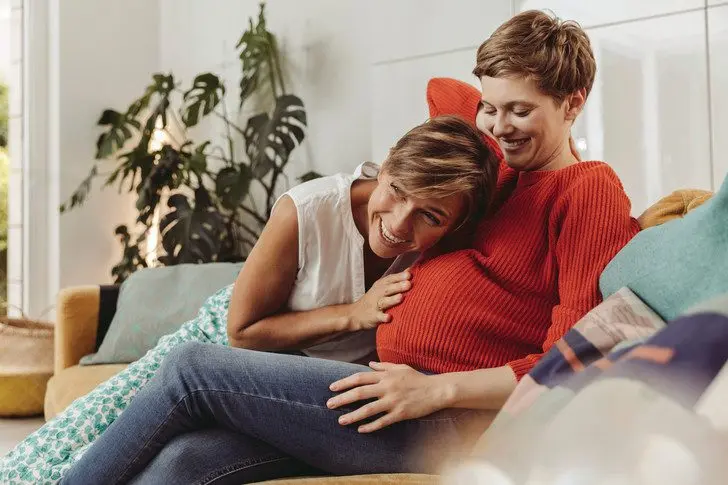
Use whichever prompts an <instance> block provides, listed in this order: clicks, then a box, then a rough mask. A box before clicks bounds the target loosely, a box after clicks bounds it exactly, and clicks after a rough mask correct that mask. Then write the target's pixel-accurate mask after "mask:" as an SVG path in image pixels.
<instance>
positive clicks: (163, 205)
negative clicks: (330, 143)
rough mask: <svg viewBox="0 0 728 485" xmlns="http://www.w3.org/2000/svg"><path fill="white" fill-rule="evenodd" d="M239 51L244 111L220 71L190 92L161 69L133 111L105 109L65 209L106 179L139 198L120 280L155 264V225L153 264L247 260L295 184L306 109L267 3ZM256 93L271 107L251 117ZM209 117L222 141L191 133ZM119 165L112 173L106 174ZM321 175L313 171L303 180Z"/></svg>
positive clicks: (126, 232) (122, 232) (123, 234)
mask: <svg viewBox="0 0 728 485" xmlns="http://www.w3.org/2000/svg"><path fill="white" fill-rule="evenodd" d="M237 49H239V56H240V61H241V64H242V80H241V82H240V103H239V109H238V116H233V115H230V114H229V113H228V109H227V107H226V103H225V93H226V87H225V84H224V83H223V81H222V80H221V79H220V78H219V77H218V76H216V75H215V74H212V73H203V74H200V75H198V76H197V77H195V79H194V81H193V82H192V86H191V87H189V89H187V90H183V89H181V88H180V85H179V84H178V82H177V81H176V79H175V78H174V76H173V75H172V74H155V75H154V76H153V77H152V79H153V80H152V83H151V84H150V85H149V86H148V87H147V88H146V90H145V91H144V94H143V95H142V96H141V97H140V98H139V99H137V100H135V101H134V102H132V103H131V104H130V105H129V107H128V108H127V109H126V110H125V111H121V112H120V111H115V110H113V109H107V110H105V111H104V112H103V113H102V115H101V118H100V119H99V122H98V124H99V125H101V126H103V127H104V128H105V130H104V132H103V133H102V134H101V135H100V136H99V138H98V142H97V146H96V159H97V160H96V162H95V164H94V166H93V167H92V168H91V172H90V173H89V175H88V177H86V179H84V180H83V182H82V183H81V184H80V186H79V187H78V189H76V191H75V192H74V193H73V194H72V196H71V197H70V199H69V200H68V201H67V202H66V203H65V204H63V205H62V206H61V212H64V211H66V210H70V209H72V208H74V207H77V206H79V205H81V204H83V202H84V201H85V199H86V197H87V196H88V193H89V191H90V189H91V185H92V181H93V180H94V179H96V178H99V177H102V178H103V179H104V182H103V185H104V186H111V185H118V187H119V190H120V191H123V190H126V191H128V192H132V193H134V194H136V209H137V211H138V217H137V220H136V225H135V226H133V227H127V226H126V225H120V226H118V227H117V228H116V236H117V237H118V238H119V240H120V241H121V244H122V247H123V248H122V255H121V260H120V261H119V263H118V264H117V265H116V266H114V268H113V269H112V275H113V276H114V278H115V280H116V282H121V281H123V280H124V279H125V278H126V277H127V276H128V275H129V274H131V273H132V272H134V271H135V270H136V269H138V268H142V267H146V266H147V265H149V264H150V261H148V259H149V258H148V254H147V252H148V251H147V246H148V238H150V237H151V234H152V232H153V231H155V230H157V231H158V233H157V234H158V235H157V237H158V239H159V241H160V246H161V247H159V248H157V249H159V252H160V253H162V255H161V256H159V257H158V259H157V262H156V263H153V264H159V265H174V264H180V263H202V262H212V261H244V260H245V258H246V257H247V255H248V253H249V252H250V250H251V249H252V247H253V245H254V244H255V242H256V240H257V239H258V236H259V235H260V232H261V231H262V229H263V226H264V225H265V223H266V221H267V220H268V218H269V216H270V213H271V210H272V207H273V204H274V202H275V200H276V198H277V197H278V195H279V194H280V192H281V191H282V190H284V189H285V188H287V184H288V177H287V175H286V174H285V169H286V166H287V164H288V162H289V160H290V157H291V153H292V152H293V151H294V149H295V148H296V147H297V146H299V145H300V144H301V142H302V141H303V139H304V136H305V128H306V111H305V109H304V106H303V102H302V101H301V100H300V99H299V98H298V97H296V96H295V95H293V94H290V93H287V92H286V88H285V84H284V80H283V75H282V70H281V62H280V53H279V50H278V46H277V43H276V38H275V36H274V35H273V34H272V33H270V32H269V31H268V30H267V29H266V24H265V7H264V5H263V4H261V5H260V14H259V16H258V19H257V22H254V21H253V19H250V22H249V27H248V29H247V30H246V31H245V32H244V33H243V35H242V37H241V38H240V42H239V43H238V45H237ZM253 97H255V98H256V100H257V101H258V102H259V103H260V102H261V100H262V103H263V104H264V106H265V105H266V104H267V107H268V109H267V110H264V111H263V112H261V113H259V114H256V115H254V116H252V117H249V118H248V119H247V121H246V122H245V123H241V122H240V113H242V112H243V108H244V107H245V106H246V102H247V101H249V100H250V99H251V98H253ZM266 101H267V103H266ZM206 117H211V118H213V119H214V120H215V122H216V123H219V124H220V127H221V133H222V134H221V135H220V137H219V138H220V139H221V140H222V142H215V141H212V140H204V141H194V140H192V139H190V138H189V136H188V135H189V129H190V128H192V127H194V126H196V125H198V124H199V123H200V122H201V121H202V120H203V119H204V118H206ZM160 133H161V134H162V136H158V135H159V134H160ZM158 138H159V139H161V140H163V141H161V142H160V141H158ZM155 141H157V142H156V143H155ZM109 161H111V162H112V165H113V168H112V170H111V171H109V172H108V173H102V169H101V167H102V166H104V165H102V164H108V163H109ZM317 176H318V174H316V173H314V172H309V173H307V174H304V175H302V176H301V177H299V180H301V181H305V180H309V179H311V178H315V177H317ZM157 223H158V229H157V227H156V226H157Z"/></svg>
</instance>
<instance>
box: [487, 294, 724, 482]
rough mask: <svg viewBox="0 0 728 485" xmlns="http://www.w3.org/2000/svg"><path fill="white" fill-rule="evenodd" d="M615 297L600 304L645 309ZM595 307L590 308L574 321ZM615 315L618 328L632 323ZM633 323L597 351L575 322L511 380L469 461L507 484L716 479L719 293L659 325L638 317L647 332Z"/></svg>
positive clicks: (720, 473) (719, 477) (720, 431)
mask: <svg viewBox="0 0 728 485" xmlns="http://www.w3.org/2000/svg"><path fill="white" fill-rule="evenodd" d="M620 293H622V297H623V298H626V299H627V300H628V301H629V304H627V305H626V306H625V304H624V302H622V303H619V302H617V301H610V300H611V298H610V299H609V300H606V301H605V302H604V304H603V305H607V306H610V305H612V306H613V307H614V308H620V309H625V308H630V310H628V312H627V313H630V314H632V315H635V314H640V315H642V316H643V317H645V315H649V313H642V312H643V310H642V309H641V307H640V305H638V304H636V302H638V301H639V300H635V298H636V297H634V295H631V294H630V293H627V292H622V291H620ZM638 308H639V310H636V309H638ZM604 311H605V309H604V308H601V309H599V308H597V309H595V311H594V312H592V314H590V315H588V316H587V317H585V319H586V318H589V319H591V320H592V321H593V319H594V318H595V315H596V314H598V315H600V316H602V317H603V316H604V315H605V313H604ZM621 311H622V310H620V312H621ZM633 312H636V313H633ZM613 314H614V312H612V315H613ZM650 318H652V317H650ZM606 319H607V320H610V318H606ZM618 320H620V322H621V323H620V328H622V329H624V328H628V327H629V325H627V326H625V325H624V324H625V322H626V321H628V320H629V321H632V322H635V321H636V320H635V319H634V318H633V317H632V316H630V317H628V318H620V319H618ZM638 320H640V321H641V322H642V324H641V325H637V327H638V328H639V330H634V328H635V325H632V326H631V330H629V332H631V333H629V334H628V333H624V334H623V335H624V336H625V337H628V338H624V339H621V340H620V339H618V338H615V339H614V340H613V342H614V345H613V346H612V347H613V348H614V350H613V351H612V352H611V353H608V354H607V355H602V356H601V357H600V356H599V354H600V353H602V352H603V351H604V349H605V347H604V346H602V347H600V346H599V345H598V344H595V341H596V340H598V339H597V338H596V335H598V334H599V332H597V333H596V334H595V333H591V334H590V336H589V337H586V336H585V334H584V328H585V326H588V325H586V322H585V321H582V322H580V323H579V325H577V327H575V328H574V330H573V331H572V332H571V333H570V335H567V336H566V337H565V338H564V339H563V341H562V342H561V344H560V345H559V346H557V347H558V348H556V349H555V350H554V349H552V352H551V353H550V358H549V359H548V360H546V359H544V361H542V362H541V363H540V364H539V366H538V367H537V368H535V369H534V370H533V372H532V373H531V375H529V376H528V377H529V380H528V381H525V380H524V381H522V382H521V383H520V384H519V386H518V388H517V393H514V395H513V396H512V398H511V399H510V400H509V402H508V404H507V405H506V408H504V409H503V411H502V412H501V413H500V414H499V416H498V417H497V418H496V420H495V422H494V423H493V425H492V426H491V428H490V429H489V431H488V432H486V434H485V435H484V436H483V438H482V439H481V440H480V442H479V443H478V445H477V446H476V451H475V454H474V456H475V457H478V458H480V459H481V461H480V465H481V466H482V465H483V462H482V460H484V461H485V462H487V463H488V466H489V467H491V469H492V470H497V472H498V473H499V474H501V476H502V475H505V476H507V477H508V479H509V482H508V483H510V484H512V485H518V484H526V483H532V480H534V479H536V480H537V482H538V483H569V484H573V485H577V484H582V483H583V484H592V483H619V484H625V485H629V484H647V483H649V484H652V483H655V484H657V483H661V484H673V483H674V484H678V483H680V484H682V483H691V484H692V483H695V484H698V483H700V484H706V485H707V484H713V483H715V484H718V483H721V484H722V483H724V477H725V476H726V474H728V461H727V460H726V459H725V457H726V456H728V434H726V431H728V406H726V402H728V366H726V362H728V298H726V297H724V298H723V302H722V303H720V304H716V305H709V306H708V307H703V308H702V309H701V310H700V311H699V312H698V313H694V314H687V315H686V316H683V317H681V318H678V319H676V320H674V321H672V322H670V324H669V325H667V326H666V327H664V328H662V329H660V327H661V324H660V322H659V320H651V319H650V321H651V322H652V328H653V330H649V326H650V325H649V324H647V320H641V319H638ZM592 328H594V327H592ZM610 328H611V327H610ZM650 332H652V336H651V337H649V338H645V335H646V333H650ZM573 334H578V336H577V337H575V336H574V335H573ZM637 334H638V335H637ZM635 335H637V336H635ZM605 342H606V341H605ZM587 343H588V345H587ZM564 480H565V481H564ZM604 480H606V481H604ZM533 483H536V482H533Z"/></svg>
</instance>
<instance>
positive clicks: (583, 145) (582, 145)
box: [576, 138, 588, 152]
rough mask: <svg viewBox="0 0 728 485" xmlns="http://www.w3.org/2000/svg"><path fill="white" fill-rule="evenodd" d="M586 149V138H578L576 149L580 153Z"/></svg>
mask: <svg viewBox="0 0 728 485" xmlns="http://www.w3.org/2000/svg"><path fill="white" fill-rule="evenodd" d="M587 148H588V145H587V143H586V138H578V139H577V140H576V149H577V150H579V151H580V152H585V151H586V149H587Z"/></svg>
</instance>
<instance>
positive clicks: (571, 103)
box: [565, 88, 586, 121]
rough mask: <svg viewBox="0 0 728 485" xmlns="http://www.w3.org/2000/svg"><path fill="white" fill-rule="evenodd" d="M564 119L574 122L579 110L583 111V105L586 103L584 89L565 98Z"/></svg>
mask: <svg viewBox="0 0 728 485" xmlns="http://www.w3.org/2000/svg"><path fill="white" fill-rule="evenodd" d="M565 101H566V119H567V120H569V121H574V120H575V119H576V117H577V116H579V113H581V110H582V109H584V103H586V88H581V89H579V90H578V91H574V92H573V93H571V94H570V95H569V96H567V97H566V100H565Z"/></svg>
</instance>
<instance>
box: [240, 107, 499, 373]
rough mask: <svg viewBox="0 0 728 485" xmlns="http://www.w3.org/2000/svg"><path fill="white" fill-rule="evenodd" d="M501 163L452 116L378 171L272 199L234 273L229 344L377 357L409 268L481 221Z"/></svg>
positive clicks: (418, 132)
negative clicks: (378, 334)
mask: <svg viewBox="0 0 728 485" xmlns="http://www.w3.org/2000/svg"><path fill="white" fill-rule="evenodd" d="M496 173H497V162H496V159H495V157H494V156H493V155H492V154H491V152H490V151H489V150H488V148H487V147H486V145H485V144H484V143H483V141H482V140H481V138H480V135H479V134H478V132H477V131H476V130H475V129H474V128H473V127H471V126H470V125H469V124H468V123H466V122H465V121H462V120H460V119H459V118H455V117H443V118H435V119H432V120H430V121H429V122H427V123H424V124H422V125H420V126H418V127H416V128H414V129H413V130H411V131H410V132H409V133H407V134H406V135H405V136H404V137H403V138H402V139H400V140H399V142H398V143H397V144H396V145H395V146H394V147H393V148H392V150H391V151H390V153H389V156H388V157H387V159H386V160H385V161H384V163H383V165H382V168H381V170H379V168H378V167H377V166H376V165H374V164H370V163H366V164H363V165H360V166H359V167H358V168H357V170H356V172H355V173H354V174H353V175H344V174H340V175H334V176H330V177H324V178H321V179H317V180H313V181H310V182H307V183H304V184H301V185H299V186H297V187H295V188H293V189H292V190H290V191H289V192H287V193H286V194H285V195H284V196H282V197H281V199H279V201H278V202H277V204H276V207H275V208H274V210H273V213H272V215H271V218H270V221H269V222H268V225H267V226H266V228H265V230H264V231H263V234H262V235H261V237H260V239H259V240H258V243H257V244H256V246H255V248H254V249H253V251H252V252H251V254H250V257H249V258H248V260H247V261H246V263H245V266H244V267H243V270H242V271H241V272H240V275H239V276H238V279H237V281H236V282H235V287H234V289H233V294H232V298H231V302H230V308H229V312H228V337H229V341H230V345H232V346H234V347H242V348H247V349H253V350H266V351H286V350H289V351H290V350H300V351H302V352H303V353H304V354H306V355H309V356H313V357H320V358H326V359H333V360H340V361H345V362H363V361H365V360H366V359H367V358H371V357H372V354H373V353H374V352H375V329H376V327H377V326H378V325H379V324H381V323H386V322H387V321H388V319H389V316H388V315H387V314H386V310H387V309H389V308H391V307H392V306H394V305H397V304H398V303H399V302H400V301H401V300H402V298H403V294H404V293H405V292H406V291H407V290H408V289H409V288H410V282H409V273H408V272H407V271H406V268H407V267H408V266H409V265H410V264H412V263H413V262H414V261H415V259H416V258H417V256H418V255H419V254H420V253H422V252H424V251H427V250H428V249H430V248H431V247H433V246H434V245H435V244H437V243H438V242H439V241H440V240H441V239H442V238H443V237H444V236H445V235H447V234H448V233H451V232H453V231H454V230H456V229H458V228H462V227H464V226H467V225H468V223H469V222H471V221H472V220H474V219H475V218H477V216H478V215H480V214H481V213H482V212H483V210H484V208H485V205H486V204H487V202H488V201H489V200H490V194H491V192H492V190H493V187H494V185H495V177H496Z"/></svg>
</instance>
